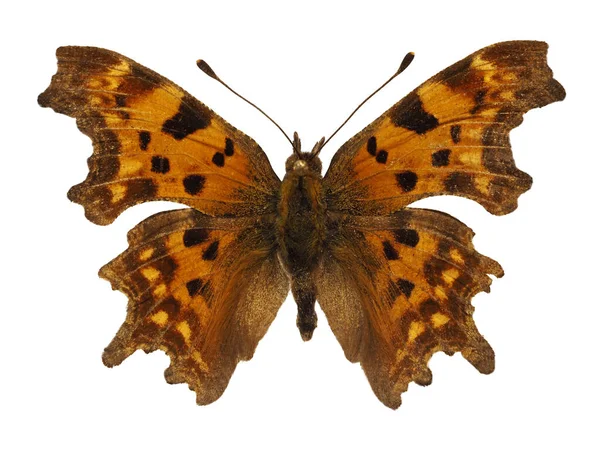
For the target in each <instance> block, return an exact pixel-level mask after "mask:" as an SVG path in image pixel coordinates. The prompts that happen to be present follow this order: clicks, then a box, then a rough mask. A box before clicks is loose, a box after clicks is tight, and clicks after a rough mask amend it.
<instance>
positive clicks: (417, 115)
mask: <svg viewBox="0 0 600 450" xmlns="http://www.w3.org/2000/svg"><path fill="white" fill-rule="evenodd" d="M390 119H391V120H392V123H393V124H394V125H396V126H397V127H403V128H406V129H408V130H411V131H414V132H415V133H417V134H425V133H427V132H428V131H429V130H433V129H434V128H436V127H437V126H438V125H439V122H438V120H437V118H436V117H435V116H434V115H432V114H429V113H428V112H427V111H425V109H423V102H422V101H421V98H420V97H419V95H418V94H417V93H416V92H411V93H410V94H408V95H407V96H406V97H404V98H403V99H402V100H400V102H399V103H398V104H397V105H396V106H394V107H393V109H392V110H391V112H390Z"/></svg>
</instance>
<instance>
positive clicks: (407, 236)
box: [394, 228, 419, 247]
mask: <svg viewBox="0 0 600 450" xmlns="http://www.w3.org/2000/svg"><path fill="white" fill-rule="evenodd" d="M394 238H395V239H396V242H398V243H399V244H402V245H407V246H409V247H416V246H417V244H418V243H419V233H417V230H412V229H410V228H401V229H399V230H394Z"/></svg>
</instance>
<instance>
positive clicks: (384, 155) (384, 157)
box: [375, 150, 388, 164]
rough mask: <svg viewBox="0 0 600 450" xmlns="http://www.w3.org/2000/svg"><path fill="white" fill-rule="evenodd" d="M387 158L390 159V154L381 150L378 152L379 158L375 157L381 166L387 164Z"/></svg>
mask: <svg viewBox="0 0 600 450" xmlns="http://www.w3.org/2000/svg"><path fill="white" fill-rule="evenodd" d="M387 158H388V152H386V151H385V150H379V151H378V152H377V156H376V157H375V160H376V161H377V162H378V163H379V164H385V163H386V162H387Z"/></svg>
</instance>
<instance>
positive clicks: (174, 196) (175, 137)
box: [38, 47, 280, 225]
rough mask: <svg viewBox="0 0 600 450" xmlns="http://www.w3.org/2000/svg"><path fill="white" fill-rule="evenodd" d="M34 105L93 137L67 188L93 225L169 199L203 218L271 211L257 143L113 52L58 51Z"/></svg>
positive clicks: (271, 195) (271, 181) (271, 182)
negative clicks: (84, 166) (79, 177)
mask: <svg viewBox="0 0 600 450" xmlns="http://www.w3.org/2000/svg"><path fill="white" fill-rule="evenodd" d="M56 54H57V58H58V71H57V73H56V75H54V77H53V78H52V82H51V84H50V86H49V87H48V89H47V90H46V91H45V92H43V93H42V94H41V95H40V96H39V98H38V102H39V103H40V105H41V106H49V107H51V108H53V109H54V110H55V111H57V112H59V113H62V114H66V115H68V116H71V117H75V118H76V119H77V126H78V127H79V129H80V130H81V131H82V132H83V133H84V134H86V135H88V136H89V137H90V138H91V139H92V143H93V148H94V151H93V154H92V156H91V157H90V158H89V160H88V165H89V168H90V172H89V174H88V177H87V179H86V180H85V181H84V182H83V183H81V184H79V185H76V186H74V187H73V188H72V189H71V190H70V191H69V198H70V199H71V200H73V201H74V202H77V203H80V204H81V205H83V206H84V208H85V213H86V217H87V218H88V219H89V220H91V221H92V222H94V223H97V224H100V225H106V224H109V223H111V222H112V221H113V220H114V219H115V218H116V217H117V216H118V215H119V214H120V213H121V212H122V211H124V210H125V209H126V208H128V207H129V206H133V205H135V204H137V203H141V202H145V201H149V200H171V201H175V202H179V203H183V204H186V205H189V206H191V207H193V208H195V209H197V210H199V211H202V212H204V213H206V214H209V215H212V216H250V215H260V214H265V213H270V212H273V211H274V208H275V205H276V203H275V198H276V195H277V190H278V188H279V185H280V181H279V179H278V178H277V175H275V173H274V172H273V170H272V168H271V166H270V164H269V161H268V159H267V157H266V155H265V154H264V152H263V151H262V149H261V148H260V147H259V146H258V144H256V142H254V141H253V140H252V139H251V138H249V137H248V136H246V135H245V134H243V133H242V132H240V131H238V130H236V129H235V128H234V127H232V126H231V125H229V124H228V123H227V122H225V121H224V120H223V119H222V118H220V117H219V116H217V115H216V114H215V113H214V112H212V111H211V110H210V109H209V108H207V107H206V106H205V105H204V104H202V103H201V102H199V101H198V100H196V99H195V98H194V97H192V96H191V95H190V94H188V93H187V92H185V91H184V90H183V89H181V88H180V87H178V86H177V85H175V84H174V83H172V82H171V81H169V80H167V79H166V78H164V77H162V76H160V75H158V74H157V73H155V72H153V71H152V70H150V69H147V68H146V67H143V66H142V65H140V64H138V63H136V62H134V61H132V60H131V59H129V58H126V57H124V56H122V55H120V54H118V53H115V52H112V51H109V50H104V49H100V48H94V47H61V48H59V49H58V50H57V52H56Z"/></svg>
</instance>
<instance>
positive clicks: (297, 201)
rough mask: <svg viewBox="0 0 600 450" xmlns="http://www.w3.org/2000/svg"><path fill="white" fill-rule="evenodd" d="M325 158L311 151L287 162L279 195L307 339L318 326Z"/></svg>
mask: <svg viewBox="0 0 600 450" xmlns="http://www.w3.org/2000/svg"><path fill="white" fill-rule="evenodd" d="M324 218H325V202H324V200H323V189H322V176H321V161H320V160H319V159H318V157H316V156H314V155H313V156H312V157H311V156H310V154H309V153H301V154H300V155H297V154H294V155H292V156H290V157H289V158H288V160H287V162H286V174H285V177H284V179H283V182H282V184H281V193H280V198H279V208H278V220H277V237H278V243H279V255H280V259H281V261H282V263H283V265H284V267H285V269H286V270H287V272H288V274H289V276H290V278H291V282H292V293H293V295H294V298H295V300H296V303H297V304H298V321H297V325H298V328H299V329H300V333H301V334H302V337H303V338H304V339H305V340H308V339H310V337H311V336H312V332H313V330H314V328H315V327H316V322H317V318H316V314H315V311H314V304H315V300H316V289H315V286H314V283H313V281H312V278H311V273H312V272H313V271H314V269H315V267H316V265H317V264H318V262H319V258H320V256H321V252H322V245H323V241H324V239H325V228H324V224H325V220H324Z"/></svg>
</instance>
